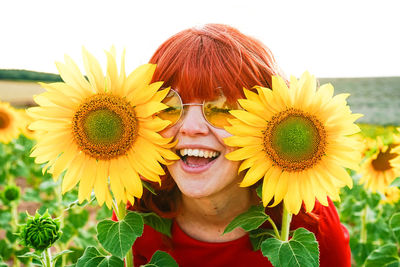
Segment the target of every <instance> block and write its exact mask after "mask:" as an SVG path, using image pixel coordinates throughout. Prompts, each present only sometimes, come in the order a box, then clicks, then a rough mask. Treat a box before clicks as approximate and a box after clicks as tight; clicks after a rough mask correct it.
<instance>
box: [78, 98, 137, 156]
mask: <svg viewBox="0 0 400 267" xmlns="http://www.w3.org/2000/svg"><path fill="white" fill-rule="evenodd" d="M137 126H138V123H137V118H136V114H135V111H134V109H133V107H132V106H131V105H130V104H129V103H128V102H127V101H126V100H125V99H124V98H121V97H118V96H114V95H111V94H96V95H94V96H91V97H89V98H87V99H86V100H85V102H84V103H83V104H81V105H80V106H79V108H78V110H77V112H76V113H75V116H74V118H73V121H72V129H73V135H74V139H75V141H76V143H77V145H78V147H79V148H80V149H81V150H82V151H83V152H85V153H86V154H88V155H89V156H91V157H94V158H96V159H99V160H100V159H103V160H104V159H105V160H107V159H111V158H115V157H118V156H121V155H124V154H126V152H127V151H128V150H129V149H130V148H131V146H132V145H133V143H134V141H135V139H136V137H137V130H138V129H137Z"/></svg>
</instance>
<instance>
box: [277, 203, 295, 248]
mask: <svg viewBox="0 0 400 267" xmlns="http://www.w3.org/2000/svg"><path fill="white" fill-rule="evenodd" d="M291 221H292V214H291V213H290V212H288V211H287V209H286V207H285V204H284V205H283V214H282V228H281V236H280V237H281V238H280V239H281V240H282V241H288V240H289V231H290V222H291Z"/></svg>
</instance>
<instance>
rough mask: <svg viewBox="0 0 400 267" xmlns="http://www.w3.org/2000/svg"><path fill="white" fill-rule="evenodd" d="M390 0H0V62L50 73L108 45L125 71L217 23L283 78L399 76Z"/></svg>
mask: <svg viewBox="0 0 400 267" xmlns="http://www.w3.org/2000/svg"><path fill="white" fill-rule="evenodd" d="M396 2H398V0H379V1H378V0H376V1H369V0H363V1H361V0H360V1H359V0H335V1H324V0H308V1H307V0H297V1H295V0H293V1H288V0H274V1H269V0H257V1H256V0H241V1H237V0H197V1H191V0H186V1H178V0H164V1H162V0H159V1H158V0H157V1H155V0H153V1H152V0H147V1H146V0H130V1H122V0H112V1H101V0H97V1H89V0H78V1H74V0H69V1H57V0H51V1H50V0H49V1H41V0H34V1H32V0H28V1H20V0H2V1H1V2H0V25H1V30H0V69H27V70H33V71H41V72H50V73H57V69H56V67H55V64H54V62H55V61H63V58H64V55H65V54H68V55H69V56H71V57H72V58H73V59H74V60H75V61H76V62H77V64H78V66H80V67H82V66H83V64H82V57H81V49H82V46H84V47H86V48H87V49H88V50H89V51H90V52H91V53H92V54H94V55H95V57H96V58H98V59H99V61H100V63H101V64H102V65H103V66H104V68H105V64H106V57H105V54H104V51H105V50H108V49H109V48H110V47H111V46H112V45H114V46H115V47H116V49H117V51H119V52H121V51H122V50H123V49H126V71H127V73H129V72H130V71H132V70H133V69H135V68H136V67H137V66H139V65H141V64H144V63H147V61H148V60H149V58H150V57H151V55H152V54H153V53H154V51H155V50H156V49H157V47H158V46H159V45H160V44H161V43H162V42H164V41H165V40H166V39H167V38H169V37H170V36H172V35H173V34H175V33H177V32H179V31H181V30H184V29H187V28H190V27H193V26H200V25H202V24H206V23H223V24H229V25H231V26H233V27H236V28H237V29H239V30H240V31H241V32H243V33H245V34H247V35H250V36H252V37H255V38H257V39H259V40H260V41H262V42H263V43H264V44H265V45H266V46H267V47H269V48H270V50H271V51H272V53H273V54H274V56H275V58H276V60H277V62H278V64H279V65H280V66H281V68H282V69H283V70H284V71H285V73H286V74H287V75H295V76H300V75H301V74H302V73H303V72H304V71H306V70H307V71H309V72H310V73H312V74H314V75H316V76H317V77H372V76H373V77H377V76H400V52H399V50H400V39H399V37H398V36H399V31H400V30H399V28H400V15H399V14H398V11H399V8H398V4H397V3H396ZM117 54H118V53H117ZM120 54H121V53H119V55H120Z"/></svg>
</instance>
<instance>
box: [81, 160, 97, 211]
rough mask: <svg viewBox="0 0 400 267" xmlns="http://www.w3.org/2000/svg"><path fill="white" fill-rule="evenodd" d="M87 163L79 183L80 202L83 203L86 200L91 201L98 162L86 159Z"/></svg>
mask: <svg viewBox="0 0 400 267" xmlns="http://www.w3.org/2000/svg"><path fill="white" fill-rule="evenodd" d="M86 161H87V163H86V164H85V167H84V168H83V172H82V178H81V180H80V182H79V192H78V200H79V203H82V202H83V201H84V200H85V199H86V200H87V201H90V194H91V193H92V191H93V186H94V182H95V180H96V172H97V162H96V160H94V159H92V158H90V157H86Z"/></svg>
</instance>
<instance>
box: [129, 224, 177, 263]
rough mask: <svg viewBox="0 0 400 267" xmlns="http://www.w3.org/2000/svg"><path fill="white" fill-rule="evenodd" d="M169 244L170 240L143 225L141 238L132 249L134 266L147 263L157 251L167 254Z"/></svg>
mask: <svg viewBox="0 0 400 267" xmlns="http://www.w3.org/2000/svg"><path fill="white" fill-rule="evenodd" d="M169 243H170V239H169V238H168V237H167V236H165V235H163V234H161V233H160V232H157V231H156V230H154V229H153V228H151V227H150V226H148V225H146V224H145V225H144V229H143V234H142V236H140V237H138V238H137V239H136V241H135V243H134V244H133V247H132V251H133V256H134V259H135V266H136V265H137V266H140V265H144V264H146V263H148V262H149V261H150V259H151V257H152V256H153V254H154V253H155V252H156V251H157V250H162V251H165V252H169V251H170V244H169Z"/></svg>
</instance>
